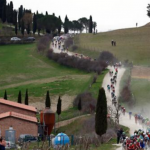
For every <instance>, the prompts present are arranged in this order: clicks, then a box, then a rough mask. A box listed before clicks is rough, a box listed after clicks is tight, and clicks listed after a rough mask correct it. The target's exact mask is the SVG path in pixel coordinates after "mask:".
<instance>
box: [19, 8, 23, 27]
mask: <svg viewBox="0 0 150 150" xmlns="http://www.w3.org/2000/svg"><path fill="white" fill-rule="evenodd" d="M22 17H23V6H22V5H21V6H20V8H19V12H18V25H19V30H20V29H21V19H22Z"/></svg>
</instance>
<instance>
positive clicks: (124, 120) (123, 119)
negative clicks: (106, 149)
mask: <svg viewBox="0 0 150 150" xmlns="http://www.w3.org/2000/svg"><path fill="white" fill-rule="evenodd" d="M109 70H112V71H115V70H114V67H109ZM124 72H125V68H119V69H118V75H117V84H116V86H115V94H116V97H117V98H118V97H119V94H120V89H119V86H120V81H121V78H122V76H123V74H124ZM108 84H110V75H109V73H107V74H106V76H105V78H104V80H103V84H102V86H103V88H104V89H105V92H106V97H107V105H108V106H112V101H111V94H110V92H109V91H108V90H107V85H108ZM112 108H113V109H115V108H114V106H112ZM119 123H120V124H121V125H124V126H127V127H129V128H130V134H133V133H134V130H138V129H143V127H142V125H140V124H136V123H135V119H134V116H132V117H131V119H129V114H128V113H127V112H126V113H125V115H123V114H121V116H120V119H119ZM118 146H120V147H119V148H118V149H117V150H122V147H121V145H120V144H118Z"/></svg>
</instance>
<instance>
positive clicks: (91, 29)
mask: <svg viewBox="0 0 150 150" xmlns="http://www.w3.org/2000/svg"><path fill="white" fill-rule="evenodd" d="M92 32H93V21H92V16H90V19H89V33H92Z"/></svg>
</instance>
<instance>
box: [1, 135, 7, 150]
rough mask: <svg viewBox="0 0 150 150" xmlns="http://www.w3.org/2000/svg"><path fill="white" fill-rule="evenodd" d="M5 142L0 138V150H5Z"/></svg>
mask: <svg viewBox="0 0 150 150" xmlns="http://www.w3.org/2000/svg"><path fill="white" fill-rule="evenodd" d="M5 146H6V142H5V141H4V140H3V138H2V137H0V150H5Z"/></svg>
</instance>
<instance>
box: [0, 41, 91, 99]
mask: <svg viewBox="0 0 150 150" xmlns="http://www.w3.org/2000/svg"><path fill="white" fill-rule="evenodd" d="M35 48H36V45H35V44H26V45H7V46H0V58H1V59H0V70H1V73H0V97H3V94H4V90H5V89H7V93H8V95H9V96H8V98H9V99H12V100H16V99H17V95H18V91H19V90H22V91H23V92H25V89H27V88H28V90H29V94H30V96H33V97H41V96H44V95H45V93H46V91H47V90H50V93H51V95H59V94H60V95H63V94H69V95H76V94H78V93H80V92H82V91H84V90H86V89H87V88H88V86H89V84H90V82H91V80H92V74H90V73H89V74H88V73H86V72H82V71H80V70H77V69H72V68H68V67H64V66H61V65H59V64H57V63H55V62H53V61H51V60H48V59H47V58H46V57H44V56H41V55H38V54H37V53H36V52H35ZM44 97H45V96H44Z"/></svg>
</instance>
